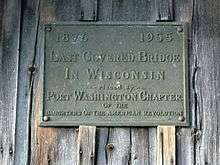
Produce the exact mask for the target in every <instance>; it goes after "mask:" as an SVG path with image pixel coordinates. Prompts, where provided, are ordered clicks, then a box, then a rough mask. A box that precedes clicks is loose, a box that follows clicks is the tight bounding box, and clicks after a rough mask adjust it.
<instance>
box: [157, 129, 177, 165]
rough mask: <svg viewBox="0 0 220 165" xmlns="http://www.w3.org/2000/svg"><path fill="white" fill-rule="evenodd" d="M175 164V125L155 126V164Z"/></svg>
mask: <svg viewBox="0 0 220 165" xmlns="http://www.w3.org/2000/svg"><path fill="white" fill-rule="evenodd" d="M175 164H176V137H175V126H158V128H157V165H175Z"/></svg>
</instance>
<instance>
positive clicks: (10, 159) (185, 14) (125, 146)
mask: <svg viewBox="0 0 220 165" xmlns="http://www.w3.org/2000/svg"><path fill="white" fill-rule="evenodd" d="M78 20H84V21H85V20H90V21H95V20H97V21H103V22H104V21H133V22H135V21H144V22H155V21H156V20H162V21H163V20H168V21H183V22H188V23H189V25H190V34H189V35H190V36H189V63H190V66H189V74H190V91H189V92H190V112H191V118H192V124H191V127H190V128H177V130H176V150H177V155H176V162H177V164H178V165H219V164H220V137H219V135H220V0H97V1H96V0H0V164H1V165H12V164H15V165H27V164H31V165H47V164H48V165H73V164H97V165H125V164H130V165H155V164H156V137H157V133H156V132H157V131H156V128H155V127H148V128H144V127H142V128H134V127H132V128H128V127H126V128H125V127H124V128H123V127H121V128H119V127H116V128H115V127H108V128H107V127H98V128H97V130H96V142H95V147H94V151H93V150H91V151H89V150H88V148H89V147H93V146H90V145H89V146H88V147H87V146H83V145H82V149H83V150H79V149H78V147H77V146H78V141H79V138H80V136H81V135H80V136H78V133H79V130H78V128H41V127H39V126H38V124H39V112H40V109H41V107H42V103H41V98H40V96H41V94H42V75H43V72H42V69H43V68H42V66H43V63H42V62H43V38H42V32H43V29H42V25H43V24H44V23H52V22H65V23H71V22H73V21H78ZM81 133H84V134H87V135H90V134H94V132H88V131H87V132H81ZM80 140H82V139H80ZM84 140H85V139H84ZM80 142H81V141H80ZM82 143H83V141H82ZM87 143H88V144H91V145H92V144H93V142H92V141H87ZM86 153H87V155H88V153H90V154H91V153H92V154H91V155H90V157H86V156H85V155H86ZM79 156H80V157H79ZM85 162H87V163H85ZM170 164H172V162H171V163H170Z"/></svg>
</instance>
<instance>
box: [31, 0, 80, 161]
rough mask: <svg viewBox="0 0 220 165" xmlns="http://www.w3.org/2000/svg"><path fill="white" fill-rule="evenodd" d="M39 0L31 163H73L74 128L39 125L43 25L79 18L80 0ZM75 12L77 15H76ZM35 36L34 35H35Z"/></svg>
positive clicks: (75, 148) (41, 90)
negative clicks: (74, 1) (74, 0)
mask: <svg viewBox="0 0 220 165" xmlns="http://www.w3.org/2000/svg"><path fill="white" fill-rule="evenodd" d="M71 2H72V1H68V0H67V1H56V0H49V1H43V0H42V1H41V5H40V9H39V13H40V19H39V28H38V30H37V42H36V55H35V66H36V69H37V70H36V73H35V75H34V84H33V95H32V102H33V104H32V107H31V109H32V115H31V117H32V120H31V123H30V124H31V136H30V137H29V138H31V146H30V149H31V154H30V156H31V157H30V158H29V163H30V164H53V165H56V164H63V163H65V164H67V165H69V164H76V161H77V138H78V132H77V129H76V128H43V127H39V119H40V111H41V109H42V95H43V53H44V49H43V48H44V46H43V44H44V39H43V30H44V29H43V28H42V27H43V26H42V25H43V24H45V23H53V22H64V21H67V22H71V21H74V20H76V19H79V17H80V12H77V11H79V10H78V9H79V4H80V3H79V1H76V3H71ZM76 14H77V15H76ZM35 35H36V34H35Z"/></svg>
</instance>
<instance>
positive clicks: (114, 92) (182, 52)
mask: <svg viewBox="0 0 220 165" xmlns="http://www.w3.org/2000/svg"><path fill="white" fill-rule="evenodd" d="M44 42H45V48H44V50H45V51H44V91H43V111H42V116H41V120H42V122H41V125H42V126H75V125H97V126H100V125H106V126H152V125H163V124H172V125H180V126H186V125H189V112H188V101H187V99H188V91H187V90H188V87H187V84H188V83H187V81H188V80H187V75H188V71H187V67H188V66H187V28H186V25H185V24H181V23H156V24H143V23H135V24H132V23H105V24H103V23H75V24H71V25H69V24H50V25H45V41H44Z"/></svg>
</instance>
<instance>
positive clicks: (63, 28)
mask: <svg viewBox="0 0 220 165" xmlns="http://www.w3.org/2000/svg"><path fill="white" fill-rule="evenodd" d="M117 28H119V29H118V30H117ZM120 28H121V29H120ZM135 28H136V29H135ZM72 29H73V30H72ZM77 29H84V31H86V30H85V29H87V30H88V29H89V30H88V31H89V32H86V35H87V34H88V35H89V34H90V33H91V36H93V37H94V36H95V34H97V36H98V37H97V38H98V39H97V41H99V40H100V39H102V37H104V35H103V34H105V33H106V36H108V35H109V34H110V31H111V30H112V34H113V35H112V36H113V37H116V38H117V39H118V36H119V40H120V35H121V36H125V34H128V32H129V30H130V33H131V34H136V33H137V32H138V33H141V31H144V32H143V33H144V34H140V40H141V41H140V42H143V43H145V42H146V43H145V44H148V42H150V41H151V40H154V39H155V43H153V44H151V45H147V46H148V47H152V48H153V49H154V50H156V47H154V46H155V45H157V43H156V42H161V40H162V41H164V42H163V43H165V41H167V42H169V41H170V40H172V37H173V38H174V39H175V38H178V41H179V40H181V43H175V42H173V46H171V47H172V48H175V44H177V45H178V46H177V47H179V48H181V50H180V51H181V52H182V53H181V55H180V56H181V60H180V61H181V62H180V63H181V64H180V66H181V67H179V68H178V66H177V70H178V69H181V72H182V76H181V79H182V81H180V82H178V83H179V84H181V83H182V84H181V87H182V88H181V92H182V95H181V96H180V95H178V94H175V93H174V94H173V93H172V92H171V93H169V92H168V93H166V92H165V93H164V92H162V94H158V95H156V96H155V97H154V95H153V96H152V97H153V99H159V101H158V103H159V104H160V105H156V104H155V103H149V102H151V101H152V102H153V100H150V101H147V103H145V104H146V105H143V104H142V105H141V106H140V107H138V105H139V104H138V103H134V104H136V107H137V110H132V108H134V106H135V105H133V103H132V102H129V101H124V100H123V99H122V100H123V101H121V102H119V101H118V100H116V101H112V100H110V101H97V102H92V101H91V100H90V101H88V100H86V101H85V102H86V103H85V104H84V103H83V105H78V104H81V103H79V102H77V103H75V105H74V104H73V103H68V101H69V100H71V99H73V98H71V99H70V98H69V97H70V96H68V95H69V94H70V93H66V94H64V95H65V96H64V95H63V96H60V97H63V98H62V99H63V101H60V102H59V101H58V102H59V103H56V101H57V100H58V99H57V98H54V100H55V99H56V101H54V100H52V99H50V96H51V98H53V96H52V95H53V93H52V94H51V93H49V94H48V91H47V92H46V88H47V87H46V86H47V85H48V86H49V85H51V84H52V83H53V82H50V81H49V78H48V75H49V76H50V78H51V75H52V74H51V73H49V72H51V71H52V70H53V69H55V68H50V69H48V70H49V71H47V67H48V68H49V65H48V66H47V59H46V56H48V55H47V54H50V53H49V52H48V50H47V45H49V46H48V47H53V43H52V44H50V43H48V41H47V40H49V41H50V42H55V41H54V38H53V37H54V36H53V35H55V34H56V32H58V33H68V34H71V33H73V32H74V30H75V31H77V33H79V32H81V31H80V30H77ZM149 29H150V33H148V31H149ZM98 30H99V31H98ZM120 30H121V32H120ZM135 30H136V31H135ZM145 30H146V31H145ZM82 31H83V30H82ZM94 31H95V32H94ZM124 31H125V32H124ZM154 32H155V34H154ZM157 32H158V33H157ZM163 32H164V34H161V33H163ZM165 32H168V33H173V34H174V36H172V37H170V36H169V34H168V33H167V34H166V33H165ZM98 33H100V34H101V35H102V36H101V35H99V34H98ZM107 34H108V35H107ZM116 34H118V35H116ZM74 35H75V34H74ZM83 35H84V34H79V36H78V39H79V40H80V41H81V42H83V40H84V41H86V42H87V43H88V44H87V43H86V44H85V45H81V46H80V44H82V43H81V42H80V41H79V42H78V41H77V39H76V38H77V37H76V36H73V40H72V42H74V43H73V44H75V45H77V44H78V45H77V46H76V47H77V48H76V49H77V50H80V51H83V50H84V49H86V46H88V47H89V48H90V49H91V48H93V47H92V46H93V44H92V43H89V42H91V41H89V40H90V39H88V41H87V38H86V37H85V36H83ZM141 35H143V36H141ZM151 35H153V36H151ZM175 35H178V36H175ZM106 36H105V37H106ZM112 36H108V37H109V38H110V40H112V39H113V38H112ZM129 36H130V38H131V39H134V38H132V36H131V35H129ZM48 37H52V38H51V39H48ZM62 37H63V38H62ZM65 37H66V36H61V38H60V39H61V40H63V41H61V42H60V41H59V42H60V43H59V44H61V45H59V46H58V47H59V49H60V51H61V53H62V51H66V50H67V49H68V50H70V51H73V48H72V46H70V47H71V48H68V46H67V47H65V46H64V44H65V43H67V42H69V41H66V40H67V39H66V38H65ZM125 38H126V37H125ZM128 38H129V37H128ZM152 38H153V39H152ZM161 38H162V39H161ZM93 39H95V38H93ZM103 40H104V38H103ZM122 40H123V39H122ZM116 41H117V40H116ZM123 41H125V40H123ZM131 42H132V41H128V42H127V43H126V42H122V44H124V45H125V46H123V47H122V48H121V49H120V46H119V47H117V45H118V44H120V42H119V43H115V45H114V42H110V43H111V44H112V45H109V47H111V46H112V47H116V48H115V49H116V50H117V51H122V49H123V48H127V47H129V46H130V45H131ZM163 43H162V44H163ZM62 44H63V45H62ZM68 44H70V43H68ZM68 44H67V45H68ZM126 44H129V46H126ZM133 44H134V45H135V46H137V47H138V44H139V43H138V44H136V43H135V42H134V43H133ZM51 45H52V46H51ZM103 45H104V46H103V47H105V48H107V47H106V45H105V43H103ZM158 45H159V44H158ZM165 45H167V44H165ZM62 47H65V48H63V49H62ZM78 47H80V48H78ZM168 47H169V46H168ZM141 48H142V49H143V46H142V47H141ZM152 48H148V49H147V50H149V51H151V49H152ZM55 49H56V48H55ZM98 49H99V47H98V46H97V44H94V52H95V51H97V50H98ZM100 49H101V48H100ZM139 49H140V48H139ZM142 49H141V50H140V51H142ZM161 49H163V51H166V46H161ZM168 49H169V48H168ZM92 51H93V49H92ZM136 51H137V50H136ZM140 51H139V52H138V53H139V54H141V53H142V52H140ZM96 53H97V52H95V53H94V54H96ZM111 53H112V52H110V54H111ZM138 53H137V52H136V54H138ZM151 53H152V52H151ZM153 53H154V52H153ZM160 53H161V52H160ZM51 54H52V53H51ZM55 54H56V53H55ZM57 54H59V53H57ZM64 54H65V53H64ZM82 54H83V53H82ZM82 54H80V55H79V56H80V57H81V56H82ZM51 56H52V55H51ZM58 56H59V55H58ZM58 56H57V57H58ZM134 56H136V55H134ZM74 59H75V57H72V59H71V60H73V61H74ZM149 59H150V58H149ZM149 59H148V60H149ZM56 60H58V62H57V61H56ZM62 60H63V61H62ZM65 60H66V61H68V60H70V59H69V57H68V59H67V58H66V59H55V61H53V62H54V65H57V67H62V65H63V66H65V65H66V64H65V62H64V61H65ZM81 62H82V65H85V66H87V65H90V63H87V64H85V62H84V63H83V61H81ZM127 62H128V63H129V61H127ZM73 63H74V62H73ZM73 63H72V64H73ZM104 63H105V62H103V66H102V65H101V64H100V63H99V64H98V66H99V65H100V66H101V67H105V66H106V67H107V66H108V67H110V66H111V65H110V64H108V65H107V64H106V65H105V64H104ZM137 64H138V62H135V64H132V65H137ZM91 65H96V64H94V63H92V64H91ZM122 65H124V66H125V67H128V66H127V65H126V64H122ZM146 65H147V64H146ZM155 65H158V66H159V68H160V65H161V64H155ZM167 65H168V64H167ZM172 65H173V66H174V68H173V69H175V67H176V66H175V64H173V63H172ZM177 65H178V64H177ZM68 66H70V65H69V64H68ZM142 66H143V64H142ZM161 66H165V65H161ZM113 67H116V66H113ZM142 68H143V67H142ZM162 68H163V67H162ZM74 69H75V68H74ZM81 69H82V68H81ZM120 69H122V68H120V67H119V70H120ZM133 69H134V67H133ZM139 69H140V68H139ZM166 69H167V68H166ZM67 72H69V70H68V71H67ZM112 72H113V71H112ZM144 73H145V72H144ZM57 74H60V71H58V72H57ZM66 74H67V73H66ZM124 74H125V73H124ZM126 74H128V73H126ZM145 74H146V73H145ZM148 74H151V75H152V74H153V72H152V73H148ZM158 74H159V72H158ZM161 74H162V73H161ZM54 76H55V77H56V81H58V80H59V79H58V78H60V77H57V76H56V72H55V73H54ZM152 77H153V76H152ZM154 77H155V76H154ZM145 78H146V77H145ZM160 78H161V77H160ZM160 78H158V79H160ZM125 79H126V77H125ZM174 80H175V79H174ZM176 80H177V81H178V79H176ZM85 81H86V80H81V82H82V84H83V83H84V82H85ZM98 81H99V80H98V79H97V80H94V82H93V85H94V84H96V83H95V82H98ZM114 81H115V80H113V81H110V84H108V85H110V86H111V85H112V84H113V83H115V82H116V81H115V82H114ZM47 82H48V84H47ZM54 82H55V81H54ZM72 82H73V80H71V82H70V83H72ZM130 82H132V81H130ZM64 83H65V82H64ZM111 83H112V84H111ZM166 83H169V81H167V82H166ZM97 84H99V83H97ZM125 84H126V83H125ZM134 84H137V81H135V82H134V83H133V85H134ZM142 84H143V82H142ZM151 84H152V82H151ZM156 84H157V83H156ZM158 84H160V83H158ZM171 84H172V83H171ZM52 85H53V84H52ZM52 85H51V86H52ZM101 85H102V84H101ZM122 85H123V81H122ZM126 85H127V84H126ZM58 86H59V85H55V88H56V89H58V91H57V94H59V93H60V92H61V90H60V91H59V87H58ZM128 86H129V85H128ZM155 86H156V85H155ZM174 86H175V85H174ZM72 87H74V86H72ZM101 87H102V86H98V87H96V88H95V87H94V89H92V88H93V87H91V89H90V90H93V91H95V90H97V88H100V90H101ZM142 87H143V86H140V87H138V88H137V89H136V90H140V89H139V88H142ZM158 87H159V88H161V89H162V87H161V86H158ZM76 88H77V87H76ZM89 88H90V87H89ZM125 88H126V87H125ZM154 88H155V89H156V87H154ZM80 89H82V88H80ZM62 90H64V92H67V91H68V90H71V89H69V88H68V90H67V89H65V88H64V87H62ZM123 90H124V92H125V89H123ZM143 90H144V88H143ZM49 92H50V91H49ZM75 92H76V91H75ZM102 92H103V91H101V94H103V95H104V93H102ZM145 92H146V91H145ZM119 93H120V94H117V96H118V97H119V95H120V97H121V98H122V96H121V95H123V91H121V92H119ZM147 94H148V93H147ZM54 95H56V93H55V94H54ZM115 95H116V94H115ZM188 95H189V92H188V26H187V24H186V23H176V22H175V23H170V22H169V23H151V24H147V23H143V22H135V23H131V22H117V23H116V22H108V23H100V22H95V23H94V22H83V23H82V22H74V23H72V24H65V23H56V24H46V25H44V73H43V96H42V106H43V108H42V111H41V115H40V126H79V125H95V126H157V125H176V126H189V124H190V122H189V121H190V120H189V118H190V114H189V105H188V104H189V103H188V97H189V96H188ZM150 96H151V95H149V97H150ZM71 97H72V96H71ZM96 97H97V96H96ZM99 97H100V96H99ZM115 97H116V96H115ZM123 97H126V96H124V95H123ZM48 98H49V101H48V100H47V99H48ZM165 98H166V99H167V100H168V101H169V99H170V100H172V99H173V100H174V101H173V103H172V105H171V104H170V105H169V104H168V103H164V105H163V104H162V103H161V102H163V101H164V100H165ZM65 99H67V101H66V102H65ZM93 99H94V98H93ZM160 99H161V100H162V101H161V100H160ZM175 99H176V102H175ZM178 99H179V101H180V99H182V100H181V101H180V102H181V104H182V107H181V108H182V110H181V111H178V110H177V112H176V111H174V110H172V111H169V110H168V111H165V112H163V111H158V112H159V113H158V114H156V113H157V111H155V110H153V111H151V110H150V112H152V113H151V114H148V111H149V109H153V108H154V107H156V106H157V108H160V107H162V106H164V109H166V108H167V107H169V106H171V107H172V106H173V105H174V104H176V105H178V106H180V104H178V103H177V102H178ZM46 100H47V101H48V102H50V103H47V104H46ZM137 100H138V99H137ZM53 101H54V103H55V104H56V105H53ZM138 101H139V100H138ZM73 102H74V101H73ZM75 102H76V101H75ZM118 102H119V103H122V106H123V105H124V104H125V105H126V104H129V103H130V106H133V107H132V108H128V110H126V108H119V109H117V110H115V109H116V108H115V107H114V108H112V109H110V110H109V109H108V106H109V105H108V104H110V105H111V106H112V105H114V106H116V104H117V103H118ZM164 102H165V101H164ZM148 103H149V104H151V105H150V107H148V110H144V108H143V107H144V106H146V107H147V104H148ZM60 104H62V106H60V107H62V108H60V107H59V105H60ZM65 104H67V105H65ZM98 104H99V105H98ZM104 104H106V105H105V106H106V107H104V108H103V106H104ZM140 104H141V103H140ZM46 106H47V108H48V109H49V108H51V107H52V108H54V109H55V111H53V112H54V113H52V112H51V110H49V111H47V109H46ZM65 106H66V107H65ZM74 106H79V107H77V108H75V107H74ZM90 106H91V107H95V108H96V109H95V110H91V109H90V110H89V111H88V110H85V109H84V110H80V108H82V109H83V108H84V107H90ZM96 106H98V107H99V106H102V107H101V108H100V109H101V110H99V108H97V107H96ZM178 106H176V107H178ZM71 107H72V108H73V110H72V111H65V110H64V109H68V108H69V109H71ZM56 108H58V109H59V108H60V111H57V110H56ZM117 108H118V107H117ZM174 108H175V106H174ZM105 109H106V111H107V112H105ZM75 110H76V111H77V113H78V112H79V114H74V113H75V112H76V111H75ZM166 110H167V109H166ZM111 111H114V113H115V114H114V113H113V114H112V112H111ZM117 111H118V112H117ZM58 112H59V113H58ZM143 112H144V113H143ZM154 112H155V113H154ZM46 113H47V114H46ZM83 113H84V114H83ZM139 113H140V114H139ZM142 113H143V114H142ZM171 113H172V115H173V116H172V115H171V116H169V117H166V115H167V114H171ZM54 114H55V115H54ZM57 114H61V115H57ZM68 114H71V115H72V114H74V115H73V116H72V118H71V115H68ZM91 114H92V115H91ZM126 115H127V116H126ZM129 115H130V116H129ZM143 115H145V117H143ZM152 115H153V117H152ZM157 115H158V116H159V117H155V116H157ZM138 116H139V117H138ZM174 116H175V117H174ZM122 118H125V119H127V120H125V119H122ZM139 118H140V120H139ZM155 118H156V119H155ZM87 119H88V120H87ZM105 119H106V120H105Z"/></svg>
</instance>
